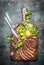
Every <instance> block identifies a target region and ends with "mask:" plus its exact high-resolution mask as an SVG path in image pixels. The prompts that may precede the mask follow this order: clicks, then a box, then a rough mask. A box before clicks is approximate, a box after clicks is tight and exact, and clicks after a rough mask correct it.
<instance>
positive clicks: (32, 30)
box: [9, 11, 38, 49]
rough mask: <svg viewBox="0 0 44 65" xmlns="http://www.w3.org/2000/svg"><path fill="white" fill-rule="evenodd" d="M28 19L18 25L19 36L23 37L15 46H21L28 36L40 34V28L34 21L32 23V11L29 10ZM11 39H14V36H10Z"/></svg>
mask: <svg viewBox="0 0 44 65" xmlns="http://www.w3.org/2000/svg"><path fill="white" fill-rule="evenodd" d="M25 15H26V21H25V22H22V23H21V25H18V24H17V25H16V30H17V31H18V33H17V35H18V37H21V40H18V41H17V42H16V44H15V45H14V48H16V49H17V48H19V47H21V46H22V45H23V44H24V43H25V40H26V38H27V37H29V36H32V35H34V36H35V35H38V28H36V26H35V25H34V24H33V23H30V22H29V20H30V19H31V15H32V12H31V11H27V12H26V14H25ZM9 40H13V38H10V37H9Z"/></svg>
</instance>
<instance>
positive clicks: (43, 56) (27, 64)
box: [0, 0, 44, 65]
mask: <svg viewBox="0 0 44 65" xmlns="http://www.w3.org/2000/svg"><path fill="white" fill-rule="evenodd" d="M22 7H26V8H27V9H28V10H31V11H32V12H33V16H32V19H31V20H32V22H33V23H34V24H36V25H37V26H38V29H39V40H38V60H37V61H11V60H10V43H8V42H7V40H6V39H5V35H10V33H11V30H10V28H9V26H8V24H7V23H6V21H5V20H4V16H5V13H6V12H8V14H9V16H10V18H11V20H12V21H13V23H14V24H16V23H18V22H21V21H22V15H21V9H22ZM0 65H44V0H0Z"/></svg>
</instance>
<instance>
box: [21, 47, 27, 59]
mask: <svg viewBox="0 0 44 65" xmlns="http://www.w3.org/2000/svg"><path fill="white" fill-rule="evenodd" d="M20 56H21V58H22V60H27V59H26V57H25V55H24V54H23V51H22V48H21V51H20Z"/></svg>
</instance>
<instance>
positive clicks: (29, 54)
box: [26, 50, 34, 57]
mask: <svg viewBox="0 0 44 65" xmlns="http://www.w3.org/2000/svg"><path fill="white" fill-rule="evenodd" d="M26 53H27V54H29V55H30V56H31V57H34V55H33V54H31V53H30V52H28V51H27V50H26Z"/></svg>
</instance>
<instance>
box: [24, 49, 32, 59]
mask: <svg viewBox="0 0 44 65" xmlns="http://www.w3.org/2000/svg"><path fill="white" fill-rule="evenodd" d="M23 53H24V54H25V55H26V56H27V59H31V56H30V55H29V54H27V53H26V50H23Z"/></svg>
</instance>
